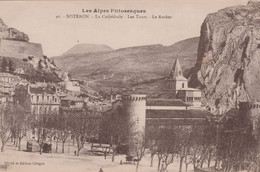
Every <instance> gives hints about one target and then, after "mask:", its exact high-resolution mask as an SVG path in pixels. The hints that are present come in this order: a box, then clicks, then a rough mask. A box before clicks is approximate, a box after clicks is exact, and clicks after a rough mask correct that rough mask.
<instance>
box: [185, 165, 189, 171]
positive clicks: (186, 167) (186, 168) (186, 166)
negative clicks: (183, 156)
mask: <svg viewBox="0 0 260 172" xmlns="http://www.w3.org/2000/svg"><path fill="white" fill-rule="evenodd" d="M188 165H189V164H186V165H185V172H187V170H188Z"/></svg>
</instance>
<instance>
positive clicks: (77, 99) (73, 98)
mask: <svg viewBox="0 0 260 172" xmlns="http://www.w3.org/2000/svg"><path fill="white" fill-rule="evenodd" d="M62 100H72V101H77V102H83V99H81V98H79V97H74V96H71V95H69V96H66V97H64V98H62Z"/></svg>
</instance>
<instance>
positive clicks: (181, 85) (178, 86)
mask: <svg viewBox="0 0 260 172" xmlns="http://www.w3.org/2000/svg"><path fill="white" fill-rule="evenodd" d="M166 90H167V91H170V93H171V94H173V97H175V98H177V99H181V100H182V101H184V102H188V103H191V104H192V106H191V107H192V108H200V107H201V105H202V104H201V91H200V90H199V89H195V88H189V87H188V80H187V79H186V78H185V77H184V76H183V72H182V69H181V66H180V63H179V59H178V58H177V59H176V60H175V62H174V65H173V68H172V70H171V73H170V75H169V77H168V79H167V84H166Z"/></svg>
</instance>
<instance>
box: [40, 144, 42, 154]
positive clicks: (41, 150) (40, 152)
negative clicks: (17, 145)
mask: <svg viewBox="0 0 260 172" xmlns="http://www.w3.org/2000/svg"><path fill="white" fill-rule="evenodd" d="M41 154H42V145H40V155H41Z"/></svg>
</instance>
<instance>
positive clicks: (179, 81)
mask: <svg viewBox="0 0 260 172" xmlns="http://www.w3.org/2000/svg"><path fill="white" fill-rule="evenodd" d="M167 87H168V88H167V90H172V91H174V93H175V94H177V93H178V91H179V90H180V89H185V88H188V80H187V79H186V78H185V77H184V76H183V72H182V70H181V66H180V63H179V59H178V58H176V60H175V62H174V65H173V67H172V70H171V73H170V76H169V78H168V86H167Z"/></svg>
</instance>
